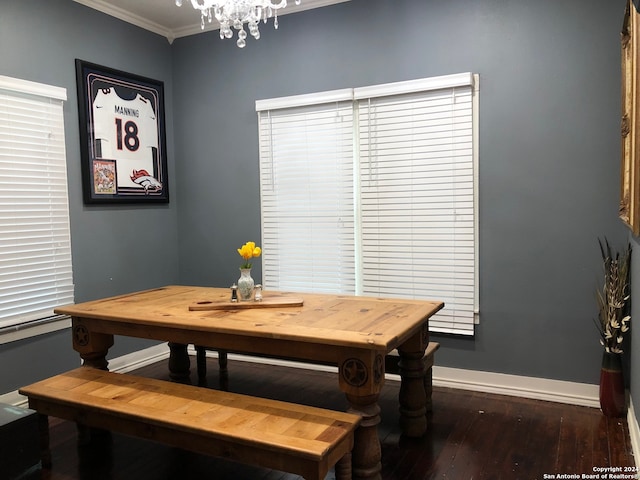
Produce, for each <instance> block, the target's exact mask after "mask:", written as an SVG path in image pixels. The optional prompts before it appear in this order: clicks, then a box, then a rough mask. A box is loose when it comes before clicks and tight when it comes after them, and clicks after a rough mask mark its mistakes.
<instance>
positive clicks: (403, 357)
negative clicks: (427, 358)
mask: <svg viewBox="0 0 640 480" xmlns="http://www.w3.org/2000/svg"><path fill="white" fill-rule="evenodd" d="M398 352H399V353H400V361H399V362H398V368H399V370H400V378H401V383H400V398H399V401H400V426H401V428H402V433H404V434H405V435H406V436H408V437H421V436H422V435H424V433H425V432H426V431H427V418H426V412H427V397H426V392H425V367H424V363H423V355H424V351H416V352H408V351H403V350H402V349H398Z"/></svg>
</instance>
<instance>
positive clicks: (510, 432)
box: [0, 359, 634, 480]
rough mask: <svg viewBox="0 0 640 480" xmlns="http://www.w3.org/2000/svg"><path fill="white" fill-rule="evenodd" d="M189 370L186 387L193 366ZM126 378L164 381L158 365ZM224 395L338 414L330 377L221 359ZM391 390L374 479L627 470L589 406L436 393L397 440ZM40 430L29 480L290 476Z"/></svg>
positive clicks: (612, 433)
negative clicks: (412, 428)
mask: <svg viewBox="0 0 640 480" xmlns="http://www.w3.org/2000/svg"><path fill="white" fill-rule="evenodd" d="M192 371H194V373H192V378H193V379H194V380H195V359H192ZM135 373H136V374H139V375H143V376H149V377H155V378H162V379H168V374H167V369H166V362H162V363H158V364H154V365H151V366H148V367H144V368H141V369H140V370H137V371H136V372H135ZM207 383H208V386H209V387H211V388H220V381H219V377H218V369H217V361H216V360H215V359H208V375H207ZM228 387H229V390H231V391H234V392H239V393H246V394H251V395H258V396H264V397H269V398H277V399H283V400H287V401H291V402H298V403H303V404H309V405H316V406H319V407H325V408H332V409H340V410H344V409H345V408H346V401H345V399H344V396H343V395H342V394H341V393H340V392H339V391H338V388H337V379H336V376H335V374H333V373H326V372H319V371H312V370H302V369H294V368H288V367H279V366H266V365H259V364H252V363H247V362H241V361H234V360H230V361H229V380H228ZM398 392H399V383H398V382H395V381H387V383H386V384H385V387H384V391H383V394H382V395H381V398H380V406H381V409H382V423H381V425H380V429H379V431H380V440H381V442H382V478H383V479H384V480H392V479H393V480H413V479H416V480H417V479H436V478H437V479H444V478H446V479H454V480H471V479H473V480H477V479H505V480H506V479H509V480H511V479H523V480H524V479H526V480H531V479H543V478H552V477H550V475H558V474H570V475H575V474H577V475H580V476H581V475H582V474H592V473H594V467H610V466H611V467H624V466H633V465H634V458H633V456H632V452H631V446H630V442H629V431H628V427H627V423H626V420H625V419H608V418H606V417H604V416H603V415H602V414H601V413H600V411H599V410H597V409H594V408H588V407H576V406H570V405H563V404H555V403H550V402H543V401H536V400H528V399H522V398H515V397H505V396H499V395H491V394H483V393H473V392H468V391H462V390H453V389H448V388H438V387H436V388H434V392H433V413H432V414H431V416H430V427H429V431H428V433H427V434H426V435H425V436H424V437H423V438H420V439H407V438H404V437H402V436H401V435H400V430H399V427H398V412H397V398H398ZM50 424H51V428H50V431H51V446H52V454H53V468H52V470H50V471H46V470H45V471H42V472H40V471H38V472H35V473H34V474H33V475H32V476H30V477H29V480H33V479H45V480H70V479H82V480H112V479H122V480H130V479H131V480H134V479H135V480H152V479H153V480H160V479H163V480H164V479H167V480H169V479H171V480H173V479H194V480H196V479H218V480H294V479H299V478H300V477H298V476H297V475H291V474H286V473H283V472H277V471H272V470H265V469H261V468H257V467H251V466H246V465H239V464H235V463H232V462H229V461H225V460H221V459H216V458H212V457H207V456H202V455H197V454H192V453H189V452H184V451H181V450H179V449H174V448H169V447H165V446H163V445H159V444H155V443H152V442H147V441H143V440H138V439H134V438H130V437H125V436H121V435H116V434H113V435H105V437H104V438H102V439H100V440H99V441H97V442H94V443H92V444H91V445H89V446H78V445H77V437H76V429H75V425H74V424H72V423H70V422H66V421H61V420H58V419H50ZM545 474H546V475H549V476H547V477H545ZM0 476H1V475H0ZM328 478H333V474H330V475H329V477H328ZM556 478H558V477H556ZM567 478H570V477H567Z"/></svg>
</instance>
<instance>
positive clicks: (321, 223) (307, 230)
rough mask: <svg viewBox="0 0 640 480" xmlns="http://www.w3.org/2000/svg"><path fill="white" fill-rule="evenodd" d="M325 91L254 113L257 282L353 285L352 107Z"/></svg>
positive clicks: (292, 286) (321, 287) (302, 287)
mask: <svg viewBox="0 0 640 480" xmlns="http://www.w3.org/2000/svg"><path fill="white" fill-rule="evenodd" d="M333 98H336V99H335V101H333V102H331V103H321V104H318V105H311V106H309V105H302V106H299V107H295V108H286V107H285V108H279V109H276V110H267V111H264V112H261V113H260V115H259V122H260V128H259V130H260V185H261V190H260V191H261V206H262V251H263V260H262V266H263V283H264V284H265V287H268V288H271V289H278V290H289V291H313V292H325V293H340V292H342V293H354V291H355V265H354V257H355V251H354V249H355V246H354V218H353V211H354V210H353V208H354V206H353V198H354V192H353V135H352V128H353V127H352V125H353V109H352V105H351V102H350V101H347V102H345V101H342V96H340V95H338V97H333ZM322 100H327V98H326V97H323V98H322ZM327 186H330V188H327Z"/></svg>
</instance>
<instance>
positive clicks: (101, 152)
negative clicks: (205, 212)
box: [76, 59, 169, 204]
mask: <svg viewBox="0 0 640 480" xmlns="http://www.w3.org/2000/svg"><path fill="white" fill-rule="evenodd" d="M76 80H77V90H78V114H79V115H78V116H79V121H80V155H81V161H82V179H83V185H82V187H83V198H84V202H85V203H87V204H104V203H168V202H169V178H168V171H167V154H166V132H165V114H164V83H163V82H161V81H157V80H152V79H150V78H145V77H142V76H139V75H134V74H131V73H126V72H122V71H119V70H115V69H113V68H108V67H103V66H100V65H96V64H93V63H90V62H86V61H83V60H79V59H76Z"/></svg>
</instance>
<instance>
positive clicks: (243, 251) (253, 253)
mask: <svg viewBox="0 0 640 480" xmlns="http://www.w3.org/2000/svg"><path fill="white" fill-rule="evenodd" d="M237 250H238V253H239V254H240V256H241V257H242V258H244V260H245V263H244V264H243V265H242V268H251V264H250V263H249V260H251V258H252V257H259V256H260V254H261V253H262V249H261V248H260V247H256V242H247V243H245V244H244V245H243V246H242V247H240V248H238V249H237Z"/></svg>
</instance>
